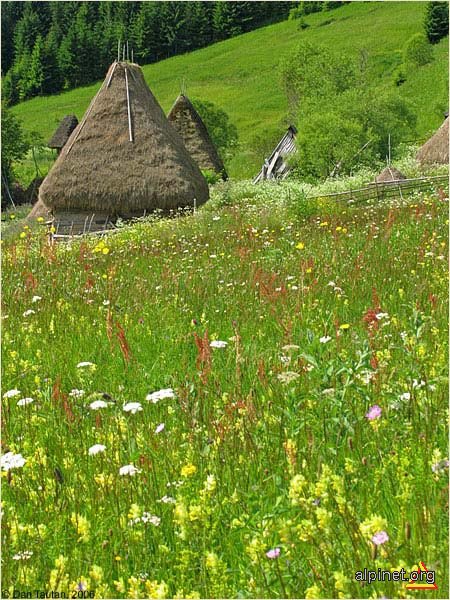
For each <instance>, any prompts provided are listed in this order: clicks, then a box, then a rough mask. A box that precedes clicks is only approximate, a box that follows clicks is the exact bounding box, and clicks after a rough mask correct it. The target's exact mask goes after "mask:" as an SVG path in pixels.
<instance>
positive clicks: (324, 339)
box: [319, 335, 331, 344]
mask: <svg viewBox="0 0 450 600" xmlns="http://www.w3.org/2000/svg"><path fill="white" fill-rule="evenodd" d="M330 340H331V337H330V336H329V335H323V336H322V337H321V338H320V339H319V342H320V343H321V344H327V343H328V342H329V341H330Z"/></svg>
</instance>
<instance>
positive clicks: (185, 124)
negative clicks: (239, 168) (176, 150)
mask: <svg viewBox="0 0 450 600" xmlns="http://www.w3.org/2000/svg"><path fill="white" fill-rule="evenodd" d="M167 118H168V120H169V122H170V123H171V124H172V126H173V127H174V128H175V129H176V130H177V131H178V133H179V134H180V136H181V138H182V139H183V142H184V145H185V146H186V148H187V149H188V151H189V153H190V155H191V156H192V158H193V159H194V160H195V162H196V163H197V164H198V166H199V167H200V168H201V169H204V170H210V171H215V172H216V173H220V174H221V175H222V177H223V178H224V179H226V178H227V174H226V172H225V167H224V165H223V162H222V159H221V158H220V156H219V154H218V152H217V150H216V147H215V146H214V143H213V141H212V139H211V137H210V135H209V133H208V130H207V129H206V125H205V124H204V123H203V121H202V119H201V117H200V115H199V114H198V112H197V111H196V110H195V108H194V106H193V104H192V102H191V101H190V100H189V98H188V97H187V96H185V95H184V94H181V95H180V96H178V98H177V99H176V101H175V104H174V105H173V106H172V108H171V110H170V112H169V114H168V115H167Z"/></svg>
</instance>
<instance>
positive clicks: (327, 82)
mask: <svg viewBox="0 0 450 600" xmlns="http://www.w3.org/2000/svg"><path fill="white" fill-rule="evenodd" d="M280 76H281V82H282V85H283V88H284V90H285V92H286V95H287V98H288V102H289V105H290V107H291V110H294V111H297V110H298V107H299V106H302V110H306V104H305V103H312V104H314V103H315V102H316V101H317V100H318V99H321V98H324V97H331V96H335V95H337V94H341V93H342V92H344V91H345V90H347V89H349V88H352V87H354V86H355V85H356V84H357V83H358V79H359V72H358V66H357V62H356V60H355V59H353V58H350V57H349V56H348V55H346V54H344V53H339V52H332V51H331V50H329V49H328V48H326V47H324V46H320V45H314V44H312V43H310V42H307V41H304V42H301V43H300V44H299V45H298V46H297V48H296V49H295V51H294V52H293V53H291V54H290V55H289V56H288V57H286V58H285V59H284V60H282V61H281V63H280Z"/></svg>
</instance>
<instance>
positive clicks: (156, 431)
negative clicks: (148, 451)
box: [155, 423, 165, 433]
mask: <svg viewBox="0 0 450 600" xmlns="http://www.w3.org/2000/svg"><path fill="white" fill-rule="evenodd" d="M164 427H165V424H164V423H160V424H159V425H158V427H157V428H156V429H155V433H161V431H162V430H163V429H164Z"/></svg>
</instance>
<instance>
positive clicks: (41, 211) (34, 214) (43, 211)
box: [27, 200, 51, 219]
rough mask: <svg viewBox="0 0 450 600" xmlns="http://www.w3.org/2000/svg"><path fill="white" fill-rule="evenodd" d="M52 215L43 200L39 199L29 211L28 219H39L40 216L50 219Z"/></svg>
mask: <svg viewBox="0 0 450 600" xmlns="http://www.w3.org/2000/svg"><path fill="white" fill-rule="evenodd" d="M50 216H51V215H50V210H49V209H48V208H47V206H45V204H44V203H43V202H42V200H38V201H37V202H36V203H35V204H34V206H33V208H32V209H31V211H30V212H29V213H28V216H27V219H38V218H39V217H43V218H44V219H49V218H50Z"/></svg>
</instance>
